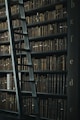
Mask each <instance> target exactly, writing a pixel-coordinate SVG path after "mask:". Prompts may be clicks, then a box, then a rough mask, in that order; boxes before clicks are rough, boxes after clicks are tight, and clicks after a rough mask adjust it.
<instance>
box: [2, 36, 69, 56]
mask: <svg viewBox="0 0 80 120" xmlns="http://www.w3.org/2000/svg"><path fill="white" fill-rule="evenodd" d="M16 48H24V43H20V42H19V43H16ZM30 49H31V51H32V52H50V51H56V50H66V49H67V38H66V37H63V38H55V39H52V40H43V41H36V42H35V41H32V42H30ZM16 52H17V53H20V51H19V50H17V51H16ZM0 53H1V54H9V53H11V49H10V45H0Z"/></svg>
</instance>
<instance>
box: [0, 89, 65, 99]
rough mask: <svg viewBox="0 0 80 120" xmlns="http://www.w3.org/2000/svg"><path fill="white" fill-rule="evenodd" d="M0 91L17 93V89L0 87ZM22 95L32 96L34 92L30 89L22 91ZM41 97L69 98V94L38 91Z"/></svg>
mask: <svg viewBox="0 0 80 120" xmlns="http://www.w3.org/2000/svg"><path fill="white" fill-rule="evenodd" d="M0 92H7V93H9V94H15V93H16V91H15V90H8V89H0ZM21 93H22V95H27V96H32V92H30V91H21ZM37 95H38V97H39V98H48V97H49V98H56V99H67V95H64V94H53V93H44V92H37Z"/></svg>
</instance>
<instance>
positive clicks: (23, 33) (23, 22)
mask: <svg viewBox="0 0 80 120" xmlns="http://www.w3.org/2000/svg"><path fill="white" fill-rule="evenodd" d="M11 1H12V0H5V5H6V15H7V22H8V32H9V39H10V48H11V58H12V67H13V75H14V82H15V89H16V98H17V109H18V114H19V117H20V118H21V117H22V115H23V113H22V92H21V88H20V83H19V81H20V80H19V73H20V71H19V70H18V66H27V67H28V72H29V80H28V81H27V82H29V83H30V86H31V93H32V96H31V97H32V99H33V102H34V106H35V107H34V113H35V116H36V119H37V120H39V119H40V118H39V108H38V99H37V91H36V84H35V80H34V70H33V65H32V58H31V50H30V43H29V38H28V32H27V23H26V17H25V10H24V1H23V0H18V1H17V2H18V6H19V16H18V20H19V21H20V23H21V26H20V28H19V30H20V31H19V30H14V28H13V24H12V17H11V16H12V13H11ZM15 1H16V0H13V2H15ZM14 34H17V35H20V36H23V40H24V48H16V46H15V37H14ZM16 51H19V53H22V52H24V53H25V55H26V59H27V61H28V62H27V64H22V63H18V60H17V53H16Z"/></svg>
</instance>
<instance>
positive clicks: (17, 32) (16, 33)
mask: <svg viewBox="0 0 80 120" xmlns="http://www.w3.org/2000/svg"><path fill="white" fill-rule="evenodd" d="M14 33H15V34H19V35H28V33H26V32H25V33H20V32H14Z"/></svg>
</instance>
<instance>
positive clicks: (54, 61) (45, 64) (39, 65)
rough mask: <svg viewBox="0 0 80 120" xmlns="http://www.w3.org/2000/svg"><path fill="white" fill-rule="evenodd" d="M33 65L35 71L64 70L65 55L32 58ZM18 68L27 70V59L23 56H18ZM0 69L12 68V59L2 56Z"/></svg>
mask: <svg viewBox="0 0 80 120" xmlns="http://www.w3.org/2000/svg"><path fill="white" fill-rule="evenodd" d="M32 61H33V67H34V70H37V71H47V70H50V71H56V70H62V71H64V70H66V55H60V56H56V55H52V56H46V57H44V58H33V59H32ZM20 63H22V65H21V66H20V65H19V66H18V69H19V70H28V66H27V64H28V60H27V59H26V58H25V57H22V59H20V58H18V64H20ZM0 69H1V70H12V60H11V58H2V59H0Z"/></svg>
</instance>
